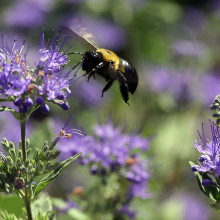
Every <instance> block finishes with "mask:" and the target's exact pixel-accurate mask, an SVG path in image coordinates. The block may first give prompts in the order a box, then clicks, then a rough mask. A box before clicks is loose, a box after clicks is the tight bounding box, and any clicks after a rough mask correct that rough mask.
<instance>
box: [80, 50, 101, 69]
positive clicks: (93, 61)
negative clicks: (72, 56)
mask: <svg viewBox="0 0 220 220" xmlns="http://www.w3.org/2000/svg"><path fill="white" fill-rule="evenodd" d="M82 60H83V65H82V68H83V70H85V71H86V72H89V71H91V70H92V69H93V68H94V67H95V66H96V65H97V64H99V63H100V56H99V54H98V53H97V52H96V51H94V50H89V51H86V52H85V53H84V55H83V58H82Z"/></svg>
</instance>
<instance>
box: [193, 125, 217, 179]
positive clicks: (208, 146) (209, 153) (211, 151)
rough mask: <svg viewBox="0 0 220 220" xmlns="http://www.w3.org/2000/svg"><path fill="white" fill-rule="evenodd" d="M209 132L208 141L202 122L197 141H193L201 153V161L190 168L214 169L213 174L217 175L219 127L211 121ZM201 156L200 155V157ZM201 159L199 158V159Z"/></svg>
mask: <svg viewBox="0 0 220 220" xmlns="http://www.w3.org/2000/svg"><path fill="white" fill-rule="evenodd" d="M210 126H211V134H212V140H211V141H209V140H207V139H206V137H205V133H204V129H203V124H202V135H200V133H199V132H198V133H199V136H200V140H199V142H197V141H196V142H195V143H194V144H193V145H194V147H195V148H196V149H197V150H198V151H199V152H200V153H202V154H203V157H202V162H201V163H199V165H196V166H194V167H193V168H192V170H193V171H199V172H208V171H210V170H211V169H213V170H214V175H215V176H216V177H218V176H219V175H220V160H219V158H220V142H219V137H220V132H219V127H218V126H217V125H215V124H214V123H211V121H210ZM200 158H201V157H200ZM200 161H201V160H200Z"/></svg>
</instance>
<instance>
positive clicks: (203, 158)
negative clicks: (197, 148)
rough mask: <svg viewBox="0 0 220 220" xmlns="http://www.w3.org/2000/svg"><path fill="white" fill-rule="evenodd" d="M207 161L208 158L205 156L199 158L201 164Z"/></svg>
mask: <svg viewBox="0 0 220 220" xmlns="http://www.w3.org/2000/svg"><path fill="white" fill-rule="evenodd" d="M205 160H207V156H205V155H202V156H200V158H199V161H200V162H203V161H205Z"/></svg>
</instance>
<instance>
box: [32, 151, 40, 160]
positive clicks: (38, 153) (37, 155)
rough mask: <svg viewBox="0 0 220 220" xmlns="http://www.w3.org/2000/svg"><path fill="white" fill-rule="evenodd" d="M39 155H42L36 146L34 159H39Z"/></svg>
mask: <svg viewBox="0 0 220 220" xmlns="http://www.w3.org/2000/svg"><path fill="white" fill-rule="evenodd" d="M39 155H40V151H39V150H38V149H37V148H35V150H34V156H33V159H34V160H35V161H36V162H38V161H39Z"/></svg>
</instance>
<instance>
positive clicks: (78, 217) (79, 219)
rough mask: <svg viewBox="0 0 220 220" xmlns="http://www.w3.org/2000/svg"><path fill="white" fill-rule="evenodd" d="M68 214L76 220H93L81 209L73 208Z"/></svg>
mask: <svg viewBox="0 0 220 220" xmlns="http://www.w3.org/2000/svg"><path fill="white" fill-rule="evenodd" d="M67 214H68V215H69V216H70V217H72V218H73V219H75V220H91V218H90V217H89V216H87V215H86V214H84V213H83V212H82V211H81V210H79V209H74V208H71V209H69V210H68V212H67Z"/></svg>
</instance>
